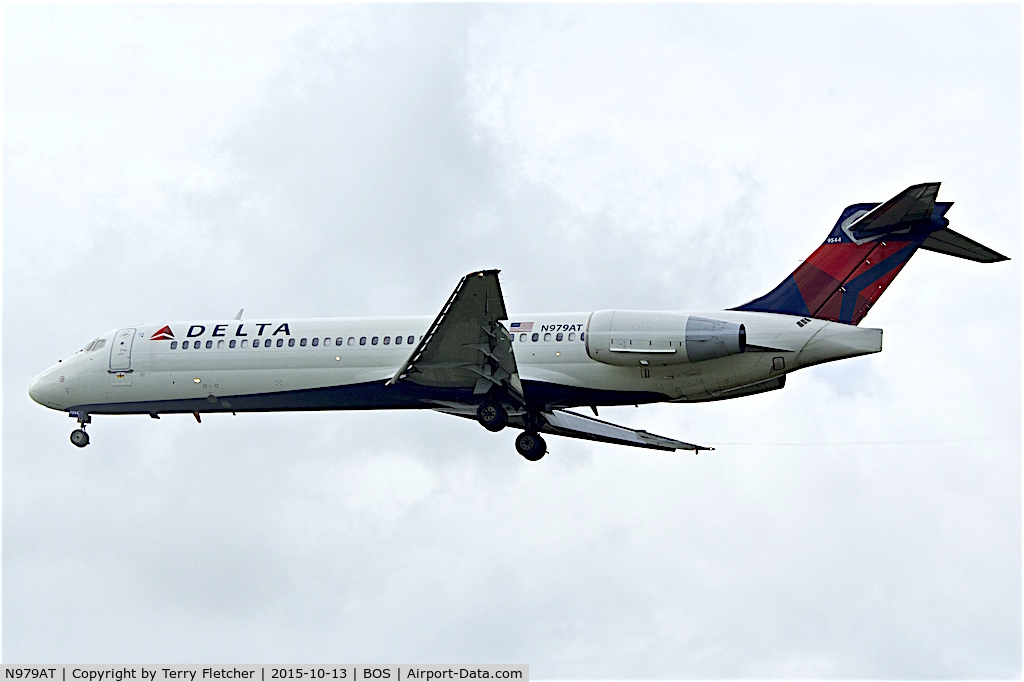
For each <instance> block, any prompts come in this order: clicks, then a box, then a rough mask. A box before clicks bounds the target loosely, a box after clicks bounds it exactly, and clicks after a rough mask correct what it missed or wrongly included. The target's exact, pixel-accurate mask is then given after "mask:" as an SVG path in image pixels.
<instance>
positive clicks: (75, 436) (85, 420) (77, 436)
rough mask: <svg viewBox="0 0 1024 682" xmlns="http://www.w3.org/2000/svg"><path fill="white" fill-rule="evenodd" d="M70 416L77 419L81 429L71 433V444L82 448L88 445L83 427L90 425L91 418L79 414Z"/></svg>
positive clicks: (87, 438) (87, 436)
mask: <svg viewBox="0 0 1024 682" xmlns="http://www.w3.org/2000/svg"><path fill="white" fill-rule="evenodd" d="M70 416H72V417H75V418H76V419H78V424H79V426H80V427H81V428H78V429H75V430H74V431H72V432H71V444H72V445H74V446H75V447H78V448H84V447H85V446H86V445H88V444H89V434H88V433H86V432H85V425H86V424H90V423H92V417H90V416H89V415H87V414H79V413H72V414H71V415H70Z"/></svg>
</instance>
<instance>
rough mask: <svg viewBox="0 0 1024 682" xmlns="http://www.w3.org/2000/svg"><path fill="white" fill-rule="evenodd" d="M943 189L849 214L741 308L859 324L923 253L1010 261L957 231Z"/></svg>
mask: <svg viewBox="0 0 1024 682" xmlns="http://www.w3.org/2000/svg"><path fill="white" fill-rule="evenodd" d="M939 184H940V183H938V182H930V183H926V184H923V185H914V186H913V187H908V188H907V189H905V190H904V191H902V192H900V193H899V194H897V195H896V196H895V197H893V198H892V199H890V200H889V201H887V202H885V203H884V204H854V205H852V206H847V207H846V208H845V209H844V210H843V213H842V215H840V216H839V220H838V221H837V222H836V225H835V227H833V228H832V231H831V232H830V233H829V235H828V238H827V239H826V240H825V243H824V244H822V245H821V246H819V247H818V248H817V249H816V250H815V251H814V253H812V254H811V255H810V257H809V258H808V259H807V260H805V261H804V262H803V263H801V264H800V266H799V267H798V268H797V269H796V270H794V271H793V274H791V275H790V276H789V277H787V278H786V279H785V280H784V281H783V282H782V284H780V285H779V286H777V287H775V288H774V289H772V290H771V291H770V292H768V293H767V294H765V295H764V296H762V297H760V298H756V299H754V300H753V301H750V302H749V303H745V304H743V305H741V306H738V307H736V308H733V310H752V311H758V312H768V313H786V314H789V315H801V316H807V317H815V318H819V319H823V320H831V321H832V322H844V323H846V324H858V323H860V321H861V320H862V319H864V316H865V315H867V313H868V311H869V310H870V309H871V306H873V305H874V304H875V301H877V300H878V298H879V296H881V295H882V292H884V291H885V289H886V288H887V287H888V286H889V284H891V283H892V281H893V280H894V279H895V278H896V275H898V274H899V272H900V270H902V269H903V266H904V265H906V264H907V261H909V260H910V257H911V256H913V255H914V253H915V252H916V251H917V250H918V249H919V248H920V249H925V250H927V251H936V252H938V253H944V254H947V255H950V256H956V257H958V258H966V259H968V260H973V261H978V262H980V263H995V262H998V261H1003V260H1009V259H1008V258H1006V256H1003V255H1001V254H998V253H996V252H995V251H993V250H992V249H989V248H987V247H985V246H982V245H981V244H979V243H977V242H975V241H972V240H970V239H968V238H967V237H964V236H963V235H961V234H958V233H956V232H954V231H953V230H950V229H949V228H948V227H947V226H948V225H949V220H947V219H946V218H945V214H946V211H948V210H949V207H950V206H952V205H953V204H952V202H949V203H943V202H936V201H935V196H936V195H937V194H938V192H939Z"/></svg>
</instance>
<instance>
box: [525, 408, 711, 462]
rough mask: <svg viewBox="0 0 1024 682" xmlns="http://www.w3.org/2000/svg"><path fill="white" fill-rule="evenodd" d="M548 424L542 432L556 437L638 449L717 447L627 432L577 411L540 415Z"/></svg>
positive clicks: (628, 430) (559, 411)
mask: <svg viewBox="0 0 1024 682" xmlns="http://www.w3.org/2000/svg"><path fill="white" fill-rule="evenodd" d="M541 414H542V416H543V417H544V420H545V421H546V422H547V423H546V424H545V425H544V426H543V427H542V428H541V431H543V432H545V433H553V434H555V435H557V436H567V437H569V438H582V439H584V440H596V441H600V442H602V443H614V444H616V445H632V446H633V447H637V448H650V449H653V450H693V451H695V452H700V451H701V450H714V448H709V447H705V446H703V445H694V444H693V443H684V442H683V441H681V440H673V439H672V438H665V437H664V436H656V435H655V434H653V433H648V432H647V431H638V430H634V429H628V428H626V427H625V426H618V425H616V424H611V423H609V422H606V421H601V420H600V419H594V418H593V417H584V416H583V415H581V414H576V413H575V412H569V411H567V410H552V411H551V412H543V413H541Z"/></svg>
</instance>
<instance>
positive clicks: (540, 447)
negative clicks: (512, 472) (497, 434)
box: [516, 431, 548, 462]
mask: <svg viewBox="0 0 1024 682" xmlns="http://www.w3.org/2000/svg"><path fill="white" fill-rule="evenodd" d="M516 450H518V451H519V454H520V455H522V456H523V457H525V458H526V459H527V460H529V461H531V462H536V461H537V460H538V459H540V458H541V457H543V456H544V454H545V453H546V452H547V451H548V444H547V443H545V442H544V439H543V438H541V437H540V435H539V434H536V433H531V432H529V431H523V432H522V433H521V434H519V436H518V437H517V438H516Z"/></svg>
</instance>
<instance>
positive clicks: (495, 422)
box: [476, 403, 508, 432]
mask: <svg viewBox="0 0 1024 682" xmlns="http://www.w3.org/2000/svg"><path fill="white" fill-rule="evenodd" d="M476 419H477V421H478V422H480V423H481V424H482V425H483V427H484V428H485V429H487V430H488V431H493V432H498V431H501V430H502V429H503V428H505V425H506V424H508V412H506V411H505V408H504V407H502V406H501V405H499V404H498V403H484V404H483V405H481V406H480V407H478V408H477V409H476Z"/></svg>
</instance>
